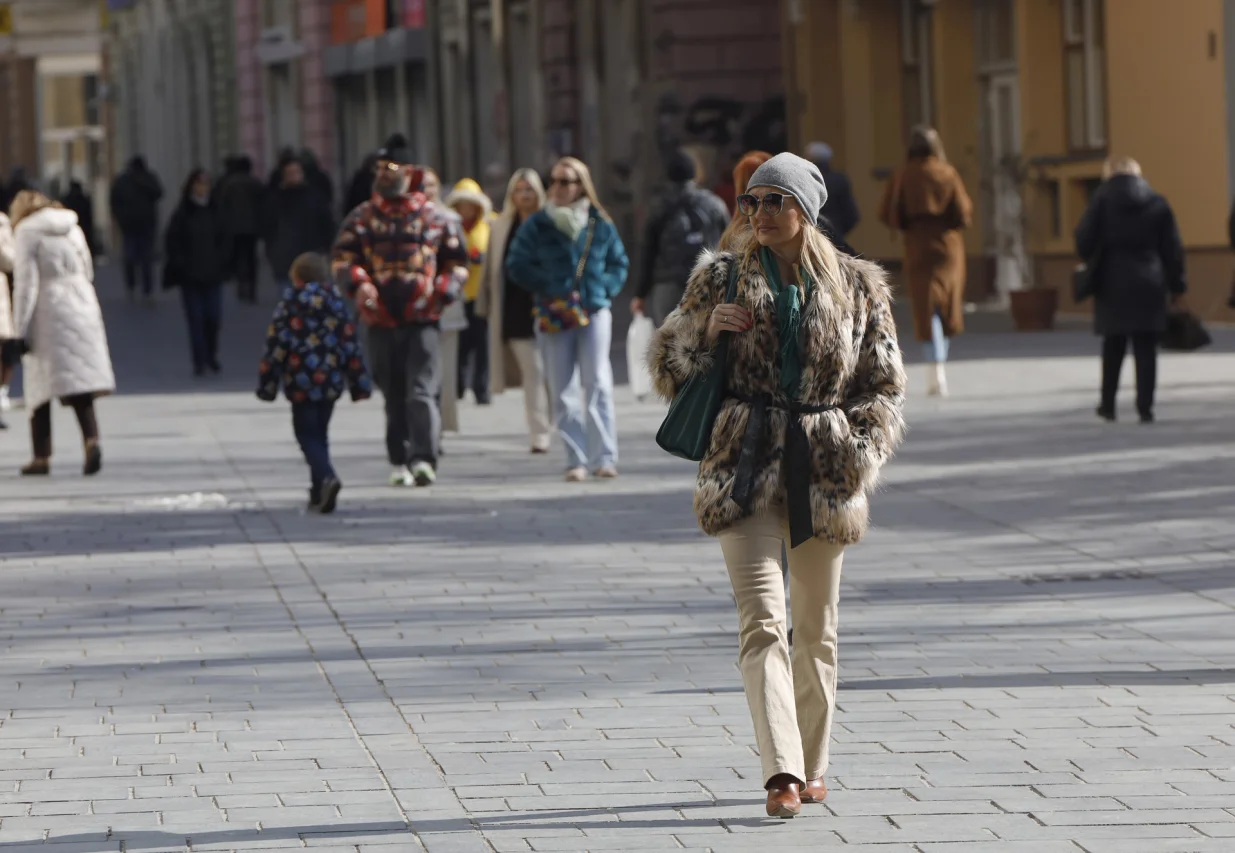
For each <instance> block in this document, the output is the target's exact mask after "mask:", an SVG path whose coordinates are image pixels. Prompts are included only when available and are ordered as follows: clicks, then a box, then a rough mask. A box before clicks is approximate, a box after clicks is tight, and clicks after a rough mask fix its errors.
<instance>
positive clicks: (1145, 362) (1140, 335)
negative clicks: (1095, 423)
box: [1102, 332, 1158, 417]
mask: <svg viewBox="0 0 1235 853" xmlns="http://www.w3.org/2000/svg"><path fill="white" fill-rule="evenodd" d="M1129 343H1131V344H1132V355H1133V357H1134V358H1135V359H1136V410H1137V412H1138V413H1139V414H1140V415H1141V416H1142V417H1149V416H1151V415H1152V414H1153V411H1154V389H1155V387H1156V386H1157V384H1158V336H1157V335H1156V334H1155V333H1153V332H1133V333H1132V334H1130V335H1107V336H1106V337H1105V338H1104V339H1103V340H1102V408H1103V409H1104V410H1105V411H1107V412H1112V413H1113V412H1114V411H1115V395H1116V393H1117V392H1118V391H1119V374H1120V372H1121V368H1122V367H1123V363H1124V355H1125V354H1126V353H1127V352H1128V344H1129Z"/></svg>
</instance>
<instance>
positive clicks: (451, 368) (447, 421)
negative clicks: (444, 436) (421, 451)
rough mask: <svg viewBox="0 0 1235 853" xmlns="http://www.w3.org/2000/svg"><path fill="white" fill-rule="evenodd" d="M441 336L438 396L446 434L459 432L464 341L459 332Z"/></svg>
mask: <svg viewBox="0 0 1235 853" xmlns="http://www.w3.org/2000/svg"><path fill="white" fill-rule="evenodd" d="M441 335H442V336H441V342H440V349H441V353H442V368H441V369H442V386H441V389H440V390H439V391H438V394H437V408H438V412H439V413H440V414H441V418H442V429H443V430H444V431H446V432H458V431H459V397H460V394H459V386H460V385H461V384H462V382H461V381H460V380H459V379H458V376H459V373H460V370H461V367H460V365H459V355H460V353H461V350H462V349H463V341H462V336H461V335H460V334H459V333H458V332H442V333H441Z"/></svg>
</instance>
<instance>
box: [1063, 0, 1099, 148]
mask: <svg viewBox="0 0 1235 853" xmlns="http://www.w3.org/2000/svg"><path fill="white" fill-rule="evenodd" d="M1102 7H1103V0H1064V4H1063V38H1064V62H1065V64H1066V67H1065V85H1066V87H1067V99H1068V103H1067V107H1068V145H1069V147H1071V148H1072V149H1073V150H1093V149H1099V148H1104V147H1105V146H1106V49H1105V45H1106V43H1105V39H1104V36H1103V32H1104V30H1105V29H1106V27H1105V21H1104V20H1103V8H1102Z"/></svg>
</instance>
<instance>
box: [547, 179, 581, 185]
mask: <svg viewBox="0 0 1235 853" xmlns="http://www.w3.org/2000/svg"><path fill="white" fill-rule="evenodd" d="M580 183H583V182H582V181H580V180H579V179H578V178H550V179H549V186H551V187H573V186H574V185H575V184H580Z"/></svg>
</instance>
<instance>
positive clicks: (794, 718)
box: [648, 154, 905, 817]
mask: <svg viewBox="0 0 1235 853" xmlns="http://www.w3.org/2000/svg"><path fill="white" fill-rule="evenodd" d="M826 200H827V189H826V187H825V186H824V183H823V177H822V175H821V174H820V173H819V169H818V168H817V167H816V166H815V165H814V164H813V163H810V162H809V161H807V160H804V159H802V158H800V157H797V156H796V155H793V154H779V155H777V156H776V157H773V158H772V159H771V160H769V161H768V162H766V163H765V164H764V165H762V166H760V167H759V169H758V170H757V171H756V172H755V174H754V175H753V176H752V178H751V180H750V184H749V187H748V189H747V192H746V193H745V194H743V195H742V196H740V197H739V199H738V204H739V207H740V209H741V210H742V212H743V213H744V214H745V215H746V216H747V217H749V219H750V221H751V225H752V230H750V231H746V232H741V233H740V235H739V240H740V242H738V244H737V245H735V247H734V249H733V251H732V252H724V253H720V254H711V253H709V254H707V255H705V256H704V258H703V259H701V260H700V263H699V266H698V267H697V268H696V271H695V273H694V274H693V275H692V276H691V280H690V282H689V284H688V285H687V288H686V294H685V296H684V297H683V299H682V303H681V305H680V306H679V307H678V309H677V310H676V311H674V312H673V313H672V314H671V315H670V316H669V318H668V319H667V320H666V321H665V325H664V326H662V327H661V328H660V330H659V331H658V332H657V333H656V337H655V338H654V340H653V343H652V348H651V351H650V352H649V355H648V360H649V367H650V369H651V373H652V378H653V383H654V385H655V388H656V390H657V393H658V394H660V395H661V396H662V397H664V398H665V399H669V400H671V399H673V397H674V396H676V395H677V393H678V391H679V389H681V388H682V386H683V384H684V383H685V382H686V381H687V380H688V379H690V378H691V377H692V376H696V375H699V374H703V373H705V372H706V371H708V370H709V369H710V368H711V366H712V364H713V358H714V355H713V350H714V348H715V346H716V344H717V342H718V340H719V338H720V335H721V334H727V335H729V336H730V338H731V340H730V341H729V344H728V346H729V350H728V358H727V361H726V364H725V381H726V387H727V394H728V397H727V399H726V400H725V401H724V402H723V404H722V406H721V409H720V412H719V415H718V416H717V417H716V420H715V422H714V423H713V425H712V433H711V442H710V446H709V450H708V453H707V455H706V456H705V458H704V459H703V461H702V463H701V464H700V466H699V476H698V481H697V484H696V487H695V499H694V506H695V513H696V515H697V516H698V519H699V524H700V526H701V527H702V528H703V530H704V532H705V533H707V534H709V535H711V536H716V537H719V539H720V545H721V551H722V553H723V554H724V557H725V563H726V565H727V566H728V569H729V577H730V580H731V581H732V584H733V591H734V596H735V598H736V600H737V606H738V621H739V628H740V635H739V657H738V660H739V666H740V669H741V672H742V680H743V683H744V685H745V688H746V698H747V701H748V702H749V705H750V710H751V716H752V718H753V720H754V724H755V736H756V739H757V741H758V745H759V755H760V757H761V761H762V764H763V780H764V787H765V788H766V790H767V813H768V814H769V815H771V816H777V817H793V816H794V815H796V814H797V813H798V812H799V811H800V809H801V807H802V803H803V802H807V803H817V802H822V801H823V799H824V797H825V796H826V795H827V787H826V785H825V783H824V779H823V777H824V773H825V772H826V771H827V768H828V743H829V739H830V733H831V728H832V717H833V713H834V710H835V704H836V702H835V699H836V667H837V606H838V601H839V596H840V573H841V559H842V556H843V554H844V549H845V547H846V546H848V545H852V544H855V543H856V542H858V541H859V540H860V539H861V538H862V536H863V534H864V533H865V531H866V525H867V516H868V513H869V507H868V503H867V500H868V495H869V493H870V491H871V490H872V488H873V487H874V485H875V483H876V480H877V479H878V476H879V471H880V468H881V467H882V466H883V464H884V462H885V461H887V459H888V457H889V456H891V454H892V451H893V450H894V449H895V447H896V446H897V444H898V443H899V442H900V439H901V434H902V432H903V431H904V421H903V419H902V414H901V410H902V407H903V405H904V396H905V374H904V369H903V367H902V365H901V355H900V348H899V346H898V345H897V341H896V325H895V323H894V321H893V318H892V307H891V296H890V294H889V289H888V285H887V282H886V280H885V278H884V273H883V270H882V269H880V267H878V266H877V265H875V264H872V263H868V262H866V261H862V260H858V259H855V258H851V257H849V256H847V255H842V254H840V253H838V252H837V251H836V248H835V247H834V246H833V245H832V244H831V242H829V241H828V239H827V238H826V237H825V236H824V235H823V232H821V231H820V230H819V229H818V227H817V226H816V224H815V223H816V222H817V220H818V217H819V211H820V209H821V208H822V207H823V203H824V202H825V201H826ZM730 276H734V279H733V281H734V282H735V284H736V290H735V292H736V298H735V299H734V301H733V303H726V299H725V297H726V293H727V291H728V289H729V282H730ZM785 540H788V544H789V549H788V562H789V575H790V599H791V601H792V608H793V623H794V643H793V650H792V653H791V652H790V648H789V642H788V637H787V632H786V627H787V626H786V613H785V609H786V606H785V589H784V583H783V581H782V575H781V547H782V544H783V543H784V542H785Z"/></svg>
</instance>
